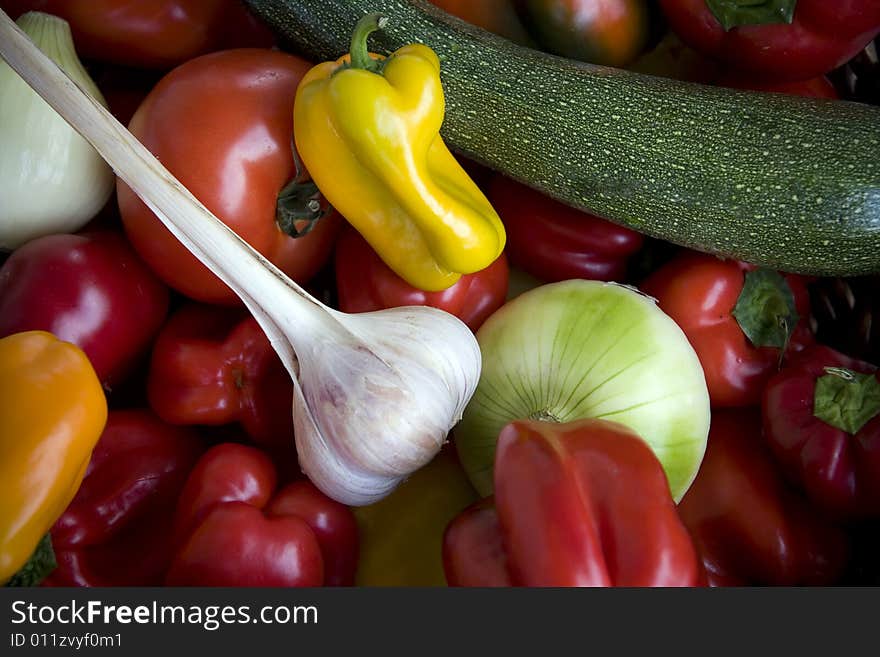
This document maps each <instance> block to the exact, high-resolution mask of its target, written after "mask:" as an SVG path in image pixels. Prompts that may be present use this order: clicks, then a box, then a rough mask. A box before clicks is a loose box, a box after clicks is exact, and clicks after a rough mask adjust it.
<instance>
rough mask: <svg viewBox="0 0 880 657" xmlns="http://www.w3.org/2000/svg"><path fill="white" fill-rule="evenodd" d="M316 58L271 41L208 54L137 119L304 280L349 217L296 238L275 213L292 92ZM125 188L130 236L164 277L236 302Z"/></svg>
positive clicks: (149, 137)
mask: <svg viewBox="0 0 880 657" xmlns="http://www.w3.org/2000/svg"><path fill="white" fill-rule="evenodd" d="M310 67H311V64H310V63H308V62H306V61H305V60H302V59H299V58H297V57H293V56H291V55H287V54H284V53H281V52H277V51H272V50H265V49H242V50H227V51H223V52H218V53H213V54H210V55H204V56H202V57H199V58H196V59H193V60H191V61H189V62H187V63H186V64H183V65H182V66H179V67H178V68H176V69H175V70H173V71H172V72H171V73H169V74H168V75H166V76H165V77H164V78H163V79H162V80H161V81H160V82H159V83H158V84H157V85H156V87H155V88H154V89H153V90H152V91H151V92H150V94H149V95H148V96H147V98H146V99H145V100H144V102H143V104H142V105H141V106H140V107H139V108H138V111H137V112H136V113H135V115H134V117H133V118H132V120H131V124H130V126H129V128H130V130H131V131H132V133H134V135H135V136H136V137H137V138H138V139H140V140H141V142H143V143H144V145H145V146H146V147H147V148H149V149H150V150H151V151H152V152H153V153H154V154H155V155H156V156H157V157H158V158H159V160H161V161H162V163H163V164H164V165H165V166H166V167H167V168H168V169H169V170H170V171H171V173H173V174H174V175H175V176H176V177H177V178H178V179H179V180H180V181H181V182H182V183H183V184H184V185H185V186H186V187H187V188H188V189H189V190H190V191H191V192H192V193H193V194H194V195H195V196H196V197H197V198H198V199H199V200H200V201H202V203H204V204H205V205H206V206H207V207H208V209H209V210H211V211H212V212H213V213H214V214H215V215H216V216H217V217H219V218H220V219H221V220H222V221H223V222H225V223H226V224H227V225H228V226H229V227H230V228H232V229H233V230H234V231H235V232H236V233H238V234H239V235H240V236H241V237H242V238H243V239H244V240H246V241H247V242H248V243H250V244H251V246H253V247H254V248H255V249H256V250H257V251H259V252H260V253H262V254H263V255H264V256H266V257H267V258H268V259H269V260H271V261H272V262H273V263H274V264H275V265H277V266H278V267H279V268H280V269H281V270H282V271H284V272H285V273H286V274H287V275H288V276H290V277H291V278H293V279H295V280H296V281H298V282H300V283H304V282H306V281H307V280H308V279H309V278H311V277H312V276H313V275H314V274H315V273H316V272H317V271H318V270H319V269H320V268H321V266H322V265H323V264H324V262H325V261H326V260H327V258H328V257H329V256H330V252H331V250H332V248H333V242H334V241H335V238H336V232H337V229H338V226H339V224H340V221H341V220H340V218H339V215H337V214H335V213H331V214H329V215H328V216H325V217H324V218H323V219H321V220H320V221H319V223H318V225H317V226H316V227H315V228H314V230H312V231H311V232H310V233H309V234H308V235H306V236H304V237H300V238H297V239H294V238H292V237H289V236H288V235H287V234H285V233H284V232H282V231H281V229H280V228H279V227H278V225H277V223H276V221H275V210H276V200H277V196H278V192H279V191H281V189H282V188H283V187H284V186H285V184H286V183H287V182H289V181H290V180H291V178H292V177H293V176H294V169H295V167H294V158H293V152H292V142H293V119H292V116H293V99H294V94H295V92H296V87H297V85H298V84H299V81H300V79H301V78H302V76H303V75H304V74H305V72H306V71H307V70H308V69H309V68H310ZM118 196H119V210H120V214H121V215H122V221H123V224H124V225H125V230H126V233H127V234H128V236H129V239H130V240H131V243H132V244H133V245H134V247H135V249H137V251H138V253H139V254H140V255H141V257H142V258H143V259H144V260H145V261H146V262H147V264H149V265H150V266H151V267H152V268H153V270H154V271H155V272H156V273H157V274H158V275H159V276H160V277H161V278H162V279H163V280H165V281H166V282H167V283H168V284H169V285H170V286H171V287H173V288H174V289H176V290H178V291H179V292H181V293H183V294H185V295H186V296H188V297H190V298H192V299H196V300H198V301H205V302H208V303H221V304H236V303H238V299H237V297H236V296H235V294H234V293H233V292H232V290H230V289H229V288H228V287H227V286H226V285H224V284H223V283H222V282H221V281H220V280H219V279H218V278H217V277H216V276H214V275H213V274H212V273H211V272H210V271H209V270H208V269H207V268H206V267H205V266H204V265H202V264H201V263H200V262H199V261H198V260H197V259H196V258H195V256H193V255H192V254H191V253H190V252H189V251H188V250H187V249H186V248H185V247H184V246H183V245H182V244H180V243H179V242H178V241H177V239H176V238H175V237H174V236H173V235H172V234H171V233H170V232H169V231H168V230H167V229H166V228H165V227H164V225H162V223H161V222H160V221H159V219H158V218H156V216H155V215H154V214H153V213H152V211H150V210H149V209H148V208H147V206H146V205H144V204H143V203H142V202H141V201H140V199H139V198H137V197H136V196H135V194H134V193H133V192H132V191H131V189H130V188H129V187H128V186H127V185H125V184H124V183H122V182H120V183H119V186H118Z"/></svg>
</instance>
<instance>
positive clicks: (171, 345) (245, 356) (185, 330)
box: [147, 304, 293, 450]
mask: <svg viewBox="0 0 880 657" xmlns="http://www.w3.org/2000/svg"><path fill="white" fill-rule="evenodd" d="M147 394H148V397H149V400H150V406H152V408H153V410H154V411H155V412H156V413H157V414H158V415H159V417H161V418H162V419H163V420H165V421H166V422H170V423H172V424H183V425H191V424H203V425H214V426H216V425H223V424H229V423H232V422H239V423H240V424H241V426H242V428H243V429H244V430H245V432H246V433H247V434H248V435H249V436H250V437H251V438H253V439H254V441H256V442H257V443H260V444H263V445H267V446H273V447H283V446H288V447H289V448H290V449H291V450H292V449H293V447H292V446H293V415H292V412H291V399H293V384H292V383H291V380H290V376H289V375H288V373H287V370H285V368H284V365H283V364H282V362H281V359H280V358H278V355H277V353H276V352H275V350H274V349H273V348H272V345H271V344H270V343H269V340H268V338H267V337H266V335H265V334H264V333H263V330H262V329H261V328H260V326H259V324H257V321H256V320H255V319H253V317H251V316H250V315H248V314H247V313H246V312H244V311H240V310H238V309H232V308H221V307H217V306H207V305H199V304H190V305H187V306H184V307H182V308H180V309H179V310H178V311H177V312H175V313H174V314H173V315H172V316H171V318H170V319H169V320H168V322H167V323H166V324H165V326H163V327H162V330H161V331H160V332H159V336H158V338H157V339H156V342H155V344H154V346H153V353H152V357H151V359H150V369H149V374H148V377H147Z"/></svg>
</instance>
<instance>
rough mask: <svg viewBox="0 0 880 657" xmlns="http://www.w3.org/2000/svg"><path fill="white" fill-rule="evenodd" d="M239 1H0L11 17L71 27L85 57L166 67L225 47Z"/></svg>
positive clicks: (152, 66)
mask: <svg viewBox="0 0 880 657" xmlns="http://www.w3.org/2000/svg"><path fill="white" fill-rule="evenodd" d="M235 2H236V0H0V7H2V8H3V9H4V10H5V11H6V12H7V13H8V14H10V16H12V17H13V18H16V17H17V16H18V15H19V14H23V13H24V12H26V11H43V12H46V13H47V14H55V15H56V16H60V17H61V18H64V19H65V20H67V22H69V23H70V28H71V31H72V32H73V40H74V43H75V44H76V50H77V52H78V53H79V55H80V56H81V57H85V58H87V59H95V60H98V61H104V62H110V63H113V64H123V65H126V66H136V67H140V68H164V69H168V68H171V67H172V66H176V65H177V64H180V63H182V62H184V61H186V60H187V59H192V58H193V57H195V56H197V55H201V54H203V53H206V52H209V51H210V50H212V49H215V48H217V47H219V46H220V45H221V39H222V37H223V26H224V24H225V23H226V21H227V20H229V19H228V17H227V12H229V11H231V10H232V9H233V4H234V3H235Z"/></svg>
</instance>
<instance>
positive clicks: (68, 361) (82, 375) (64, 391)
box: [0, 331, 107, 583]
mask: <svg viewBox="0 0 880 657" xmlns="http://www.w3.org/2000/svg"><path fill="white" fill-rule="evenodd" d="M106 421H107V401H106V398H105V396H104V390H103V388H102V387H101V383H100V381H99V380H98V375H97V374H95V370H94V368H93V367H92V365H91V363H90V362H89V360H88V358H87V357H86V355H85V354H84V353H83V351H82V350H81V349H80V348H79V347H76V346H75V345H73V344H70V343H68V342H62V341H61V340H59V339H58V338H56V337H55V336H54V335H52V334H51V333H47V332H45V331H27V332H23V333H15V334H13V335H10V336H8V337H6V338H3V339H0V583H6V582H8V581H9V580H10V579H11V578H12V576H13V575H15V573H16V572H18V571H19V570H20V569H21V568H22V567H23V566H24V565H25V564H26V563H27V561H28V558H29V557H30V556H31V554H32V553H33V552H34V550H35V549H36V548H37V545H38V544H39V543H40V541H41V540H42V539H43V537H44V536H45V534H46V532H48V531H49V529H50V528H51V527H52V524H53V523H54V522H55V520H56V519H57V518H58V517H59V516H60V515H61V514H62V512H63V511H64V509H65V508H67V505H68V504H69V503H70V501H71V500H72V499H73V496H74V495H75V494H76V491H77V490H78V489H79V485H80V483H81V482H82V480H83V476H84V475H85V472H86V467H87V466H88V464H89V458H90V456H91V453H92V448H93V447H94V446H95V443H97V442H98V438H99V437H100V436H101V432H102V431H103V429H104V424H105V423H106Z"/></svg>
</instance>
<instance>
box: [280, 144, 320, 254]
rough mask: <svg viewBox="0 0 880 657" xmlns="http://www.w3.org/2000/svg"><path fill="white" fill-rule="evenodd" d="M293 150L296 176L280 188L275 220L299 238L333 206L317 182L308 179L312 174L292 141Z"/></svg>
mask: <svg viewBox="0 0 880 657" xmlns="http://www.w3.org/2000/svg"><path fill="white" fill-rule="evenodd" d="M290 150H291V153H292V154H293V167H294V170H293V171H294V172H293V179H292V180H291V181H290V182H289V183H287V184H286V185H285V186H284V187H283V188H282V189H281V191H280V192H278V200H277V202H276V205H275V222H276V223H277V224H278V227H279V228H280V229H281V231H282V232H283V233H286V234H288V235H290V236H291V237H293V238H297V237H302V236H303V235H308V234H309V233H310V232H311V231H312V229H313V228H314V227H315V225H316V224H317V223H318V221H320V220H321V218H322V217H324V216H326V215H328V214H330V212H332V211H333V208H331V207H330V204H329V203H327V201H326V200H325V199H324V197H323V196H321V190H319V189H318V186H317V185H316V184H315V183H314V182H312V181H311V180H309V174H308V172H307V171H306V169H305V167H304V166H303V164H302V161H301V160H300V159H299V155H298V154H297V152H296V147H295V146H294V145H293V144H292V143H291V145H290Z"/></svg>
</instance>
